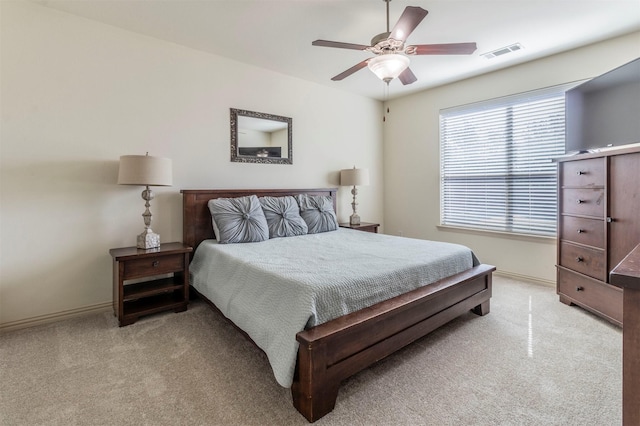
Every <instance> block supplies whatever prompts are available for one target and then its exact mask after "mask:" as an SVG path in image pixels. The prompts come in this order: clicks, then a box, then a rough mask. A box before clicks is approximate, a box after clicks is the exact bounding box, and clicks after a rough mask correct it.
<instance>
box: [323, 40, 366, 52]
mask: <svg viewBox="0 0 640 426" xmlns="http://www.w3.org/2000/svg"><path fill="white" fill-rule="evenodd" d="M311 45H312V46H323V47H337V48H339V49H353V50H364V49H366V48H367V47H369V46H365V45H364V44H353V43H342V42H340V41H329V40H316V41H313V42H311Z"/></svg>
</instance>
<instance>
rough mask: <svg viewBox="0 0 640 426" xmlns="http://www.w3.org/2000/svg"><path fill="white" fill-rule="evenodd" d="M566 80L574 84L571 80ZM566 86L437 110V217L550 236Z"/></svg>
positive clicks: (472, 225)
mask: <svg viewBox="0 0 640 426" xmlns="http://www.w3.org/2000/svg"><path fill="white" fill-rule="evenodd" d="M571 86H573V85H571ZM571 86H569V85H565V86H562V87H554V88H550V89H544V90H541V91H536V92H529V93H526V94H523V95H514V96H509V97H507V98H500V99H496V100H491V101H486V102H482V103H478V104H473V105H466V106H463V107H457V108H451V109H448V110H443V111H441V113H440V145H441V146H440V155H441V158H440V165H441V188H440V189H441V190H440V195H441V203H440V206H441V223H442V224H443V225H450V226H461V227H466V228H476V229H485V230H494V231H503V232H511V233H518V234H533V235H555V233H556V218H557V216H556V211H557V196H556V193H557V186H556V181H557V178H556V163H555V162H553V161H552V158H553V157H558V156H560V155H563V154H564V152H565V150H564V140H565V121H564V118H565V115H564V106H565V100H564V93H565V90H567V89H568V88H569V87H571Z"/></svg>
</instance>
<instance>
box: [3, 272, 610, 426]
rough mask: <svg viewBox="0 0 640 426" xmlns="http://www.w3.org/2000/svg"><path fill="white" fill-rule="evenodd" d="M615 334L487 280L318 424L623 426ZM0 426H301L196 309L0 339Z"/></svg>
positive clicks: (251, 357) (102, 318)
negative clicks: (478, 294)
mask: <svg viewBox="0 0 640 426" xmlns="http://www.w3.org/2000/svg"><path fill="white" fill-rule="evenodd" d="M621 347H622V333H621V330H620V329H618V328H616V327H614V326H612V325H610V324H608V323H607V322H604V321H602V320H600V319H598V318H596V317H594V316H592V315H590V314H588V313H586V312H585V311H583V310H581V309H579V308H576V307H568V306H566V305H563V304H561V303H560V302H558V298H557V296H556V294H555V290H554V289H553V288H550V287H544V286H540V285H535V284H528V283H524V282H519V281H514V280H509V279H505V278H501V277H495V279H494V292H493V298H492V302H491V313H490V314H489V315H487V316H485V317H478V316H475V315H474V314H471V313H469V314H466V315H464V316H462V317H461V318H459V319H457V320H455V321H453V322H452V323H450V324H448V325H446V326H444V327H442V328H441V329H439V330H437V331H436V332H434V333H432V334H431V335H429V336H427V337H425V338H423V339H421V340H419V341H417V342H415V343H414V344H413V345H411V346H409V347H407V348H406V349H405V350H403V351H401V352H399V353H397V354H394V355H393V356H391V357H389V358H387V359H385V360H384V361H382V362H380V363H378V364H376V365H375V366H373V367H372V368H370V369H367V370H365V371H363V372H361V373H360V374H357V375H356V376H354V377H352V378H351V379H349V380H347V381H346V382H344V383H343V385H342V387H341V389H340V393H339V396H338V401H337V404H336V408H335V410H334V411H333V412H332V413H330V414H328V415H327V416H325V417H324V418H322V419H320V420H319V421H318V422H316V424H318V425H402V424H407V425H463V424H466V425H602V426H604V425H619V424H621V396H622V391H621V389H622V367H621V365H622V355H621ZM0 375H1V376H0V424H2V425H125V424H126V425H183V424H184V425H187V424H188V425H303V424H306V420H305V419H304V418H303V417H302V416H301V415H300V414H298V412H297V411H296V410H295V409H294V408H293V406H292V404H291V398H290V393H289V391H288V389H283V388H281V387H280V386H279V385H278V384H277V383H276V381H275V379H274V378H273V375H272V373H271V371H270V367H269V365H268V363H267V361H266V358H265V357H264V355H263V354H262V353H261V352H260V351H259V350H257V349H256V348H255V347H254V346H253V345H252V344H250V343H248V342H247V341H246V340H245V339H244V338H243V337H242V336H241V335H240V334H239V333H238V332H237V331H236V330H235V329H234V328H232V327H231V326H229V325H228V324H226V323H225V322H224V321H223V320H222V319H221V318H219V316H218V315H217V314H215V313H214V312H212V311H211V310H210V309H209V307H208V306H207V305H205V304H203V303H202V302H195V303H192V304H191V305H190V307H189V310H188V311H187V312H184V313H180V314H175V313H173V312H168V313H164V314H158V315H154V316H151V317H147V318H144V319H142V320H140V321H139V322H137V323H135V324H133V325H131V326H127V327H123V328H119V327H118V326H117V323H116V321H115V318H114V317H113V316H112V315H110V314H102V315H92V316H87V317H84V318H82V319H73V320H68V321H62V322H58V323H55V324H50V325H46V326H40V327H35V328H31V329H25V330H19V331H14V332H10V333H7V334H4V335H2V336H0Z"/></svg>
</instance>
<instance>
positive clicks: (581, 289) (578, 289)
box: [576, 286, 584, 291]
mask: <svg viewBox="0 0 640 426" xmlns="http://www.w3.org/2000/svg"><path fill="white" fill-rule="evenodd" d="M576 291H584V287H581V286H579V287H576Z"/></svg>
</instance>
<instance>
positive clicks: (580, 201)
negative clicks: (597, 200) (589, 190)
mask: <svg viewBox="0 0 640 426" xmlns="http://www.w3.org/2000/svg"><path fill="white" fill-rule="evenodd" d="M576 203H578V204H582V203H584V200H581V199H579V198H578V199H577V200H576Z"/></svg>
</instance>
